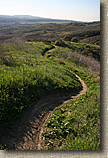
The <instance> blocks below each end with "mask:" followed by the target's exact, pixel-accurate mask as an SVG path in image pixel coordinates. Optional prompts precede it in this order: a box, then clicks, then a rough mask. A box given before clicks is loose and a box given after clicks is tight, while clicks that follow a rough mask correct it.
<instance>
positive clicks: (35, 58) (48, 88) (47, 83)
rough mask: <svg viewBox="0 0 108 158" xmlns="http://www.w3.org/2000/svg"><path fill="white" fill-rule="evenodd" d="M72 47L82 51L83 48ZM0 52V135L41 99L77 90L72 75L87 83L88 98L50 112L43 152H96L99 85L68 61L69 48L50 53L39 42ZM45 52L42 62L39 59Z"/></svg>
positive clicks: (76, 63)
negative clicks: (53, 93) (44, 96)
mask: <svg viewBox="0 0 108 158" xmlns="http://www.w3.org/2000/svg"><path fill="white" fill-rule="evenodd" d="M52 44H53V43H52ZM74 44H75V43H74ZM75 45H76V47H77V45H78V47H81V46H82V47H85V44H84V45H81V44H75ZM79 45H80V46H79ZM91 47H92V46H91ZM50 49H51V50H50ZM1 50H2V51H1V52H0V96H1V98H0V103H1V105H0V107H1V109H0V115H1V118H0V129H1V131H0V132H3V131H4V130H5V129H6V128H11V127H12V126H13V125H14V124H15V121H16V120H17V119H19V118H20V116H21V115H22V114H23V112H24V110H25V109H26V108H28V107H29V106H30V104H31V103H33V102H35V101H37V100H38V99H40V97H41V96H42V95H44V94H48V93H51V92H52V91H55V92H56V91H60V92H61V91H64V92H65V91H70V90H79V89H81V88H82V86H81V84H80V82H79V80H78V79H77V78H76V77H75V76H74V75H73V73H72V72H75V73H76V74H78V75H79V76H80V77H81V78H82V79H83V80H84V81H85V83H86V84H87V86H88V91H87V94H85V95H83V96H81V97H80V98H78V99H76V100H75V101H72V102H71V103H70V104H65V105H64V106H63V107H62V108H59V107H58V108H56V109H55V110H54V113H53V114H52V115H51V117H50V119H49V121H48V122H47V124H46V130H45V131H44V132H43V138H44V139H45V142H44V143H45V148H44V149H45V150H48V149H54V150H55V149H58V150H59V149H60V150H61V149H63V150H99V147H100V135H99V129H100V127H99V121H100V116H99V113H100V109H99V97H100V93H99V92H100V89H99V88H100V87H99V85H100V83H98V82H95V81H94V78H95V77H96V76H93V74H94V73H93V72H92V70H91V69H89V68H87V66H84V65H83V64H80V63H79V61H78V59H76V58H74V55H73V56H71V55H72V51H71V49H69V48H62V47H57V48H55V49H52V45H46V44H44V43H42V42H28V43H17V44H14V43H13V44H12V43H11V44H9V43H8V44H6V43H5V44H3V45H2V47H1ZM48 50H49V51H48ZM46 51H48V52H47V53H46V54H45V55H46V57H47V58H44V57H43V54H44V52H46ZM48 54H49V55H51V56H50V57H48ZM88 75H89V76H88ZM0 148H1V149H2V150H4V149H5V148H6V147H3V146H1V147H0Z"/></svg>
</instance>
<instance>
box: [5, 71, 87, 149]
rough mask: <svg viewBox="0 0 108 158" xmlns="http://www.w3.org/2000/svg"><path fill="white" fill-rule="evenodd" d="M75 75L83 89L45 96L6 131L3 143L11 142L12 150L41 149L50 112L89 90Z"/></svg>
mask: <svg viewBox="0 0 108 158" xmlns="http://www.w3.org/2000/svg"><path fill="white" fill-rule="evenodd" d="M74 75H75V76H76V77H77V78H78V79H79V81H80V82H81V84H82V87H83V89H82V90H81V91H80V92H78V91H77V92H71V93H69V92H66V93H59V92H56V93H52V94H50V95H48V96H43V97H42V98H41V100H40V101H38V102H37V103H36V104H34V105H31V106H30V107H29V108H28V110H26V111H25V113H24V115H23V116H22V118H21V119H20V120H19V121H17V122H16V125H15V126H13V128H12V129H10V130H8V131H7V132H5V133H4V135H3V136H2V143H3V144H9V146H10V150H39V149H40V147H41V146H40V142H41V139H40V137H41V133H42V130H43V125H44V123H45V122H46V120H48V117H49V114H51V113H52V112H53V110H54V108H55V107H57V106H62V105H63V104H65V103H68V102H69V101H70V100H72V99H76V98H78V97H79V96H80V95H82V94H84V93H86V91H87V86H86V85H85V83H84V81H83V80H82V79H81V78H80V77H79V76H77V75H76V74H75V73H74Z"/></svg>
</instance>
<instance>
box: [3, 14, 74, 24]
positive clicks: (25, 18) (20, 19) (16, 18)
mask: <svg viewBox="0 0 108 158" xmlns="http://www.w3.org/2000/svg"><path fill="white" fill-rule="evenodd" d="M34 22H38V23H39V22H74V20H61V19H50V18H43V17H38V16H31V15H13V16H9V15H0V24H6V23H11V24H16V23H17V24H18V23H19V24H21V23H34Z"/></svg>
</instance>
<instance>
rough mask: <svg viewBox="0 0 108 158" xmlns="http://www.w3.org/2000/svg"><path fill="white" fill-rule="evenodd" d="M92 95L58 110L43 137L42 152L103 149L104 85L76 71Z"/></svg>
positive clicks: (55, 111) (51, 118)
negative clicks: (101, 137)
mask: <svg viewBox="0 0 108 158" xmlns="http://www.w3.org/2000/svg"><path fill="white" fill-rule="evenodd" d="M75 72H76V73H77V74H78V75H79V76H80V77H81V78H82V79H83V80H84V81H85V83H86V84H87V86H88V91H87V93H86V94H84V95H82V96H80V97H79V98H78V99H76V100H75V101H72V102H71V103H69V104H64V105H63V106H62V107H57V108H56V109H55V110H54V112H53V114H51V116H50V119H49V120H48V121H47V122H46V125H45V130H44V131H43V133H42V139H43V140H44V143H43V146H42V150H99V149H100V104H99V102H100V83H99V82H95V81H94V78H95V77H96V76H94V77H92V76H89V77H88V76H87V75H85V74H84V73H81V72H77V71H75Z"/></svg>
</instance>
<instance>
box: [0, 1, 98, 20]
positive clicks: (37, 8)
mask: <svg viewBox="0 0 108 158" xmlns="http://www.w3.org/2000/svg"><path fill="white" fill-rule="evenodd" d="M0 15H33V16H40V17H46V18H56V19H71V20H80V21H95V20H100V0H0Z"/></svg>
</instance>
